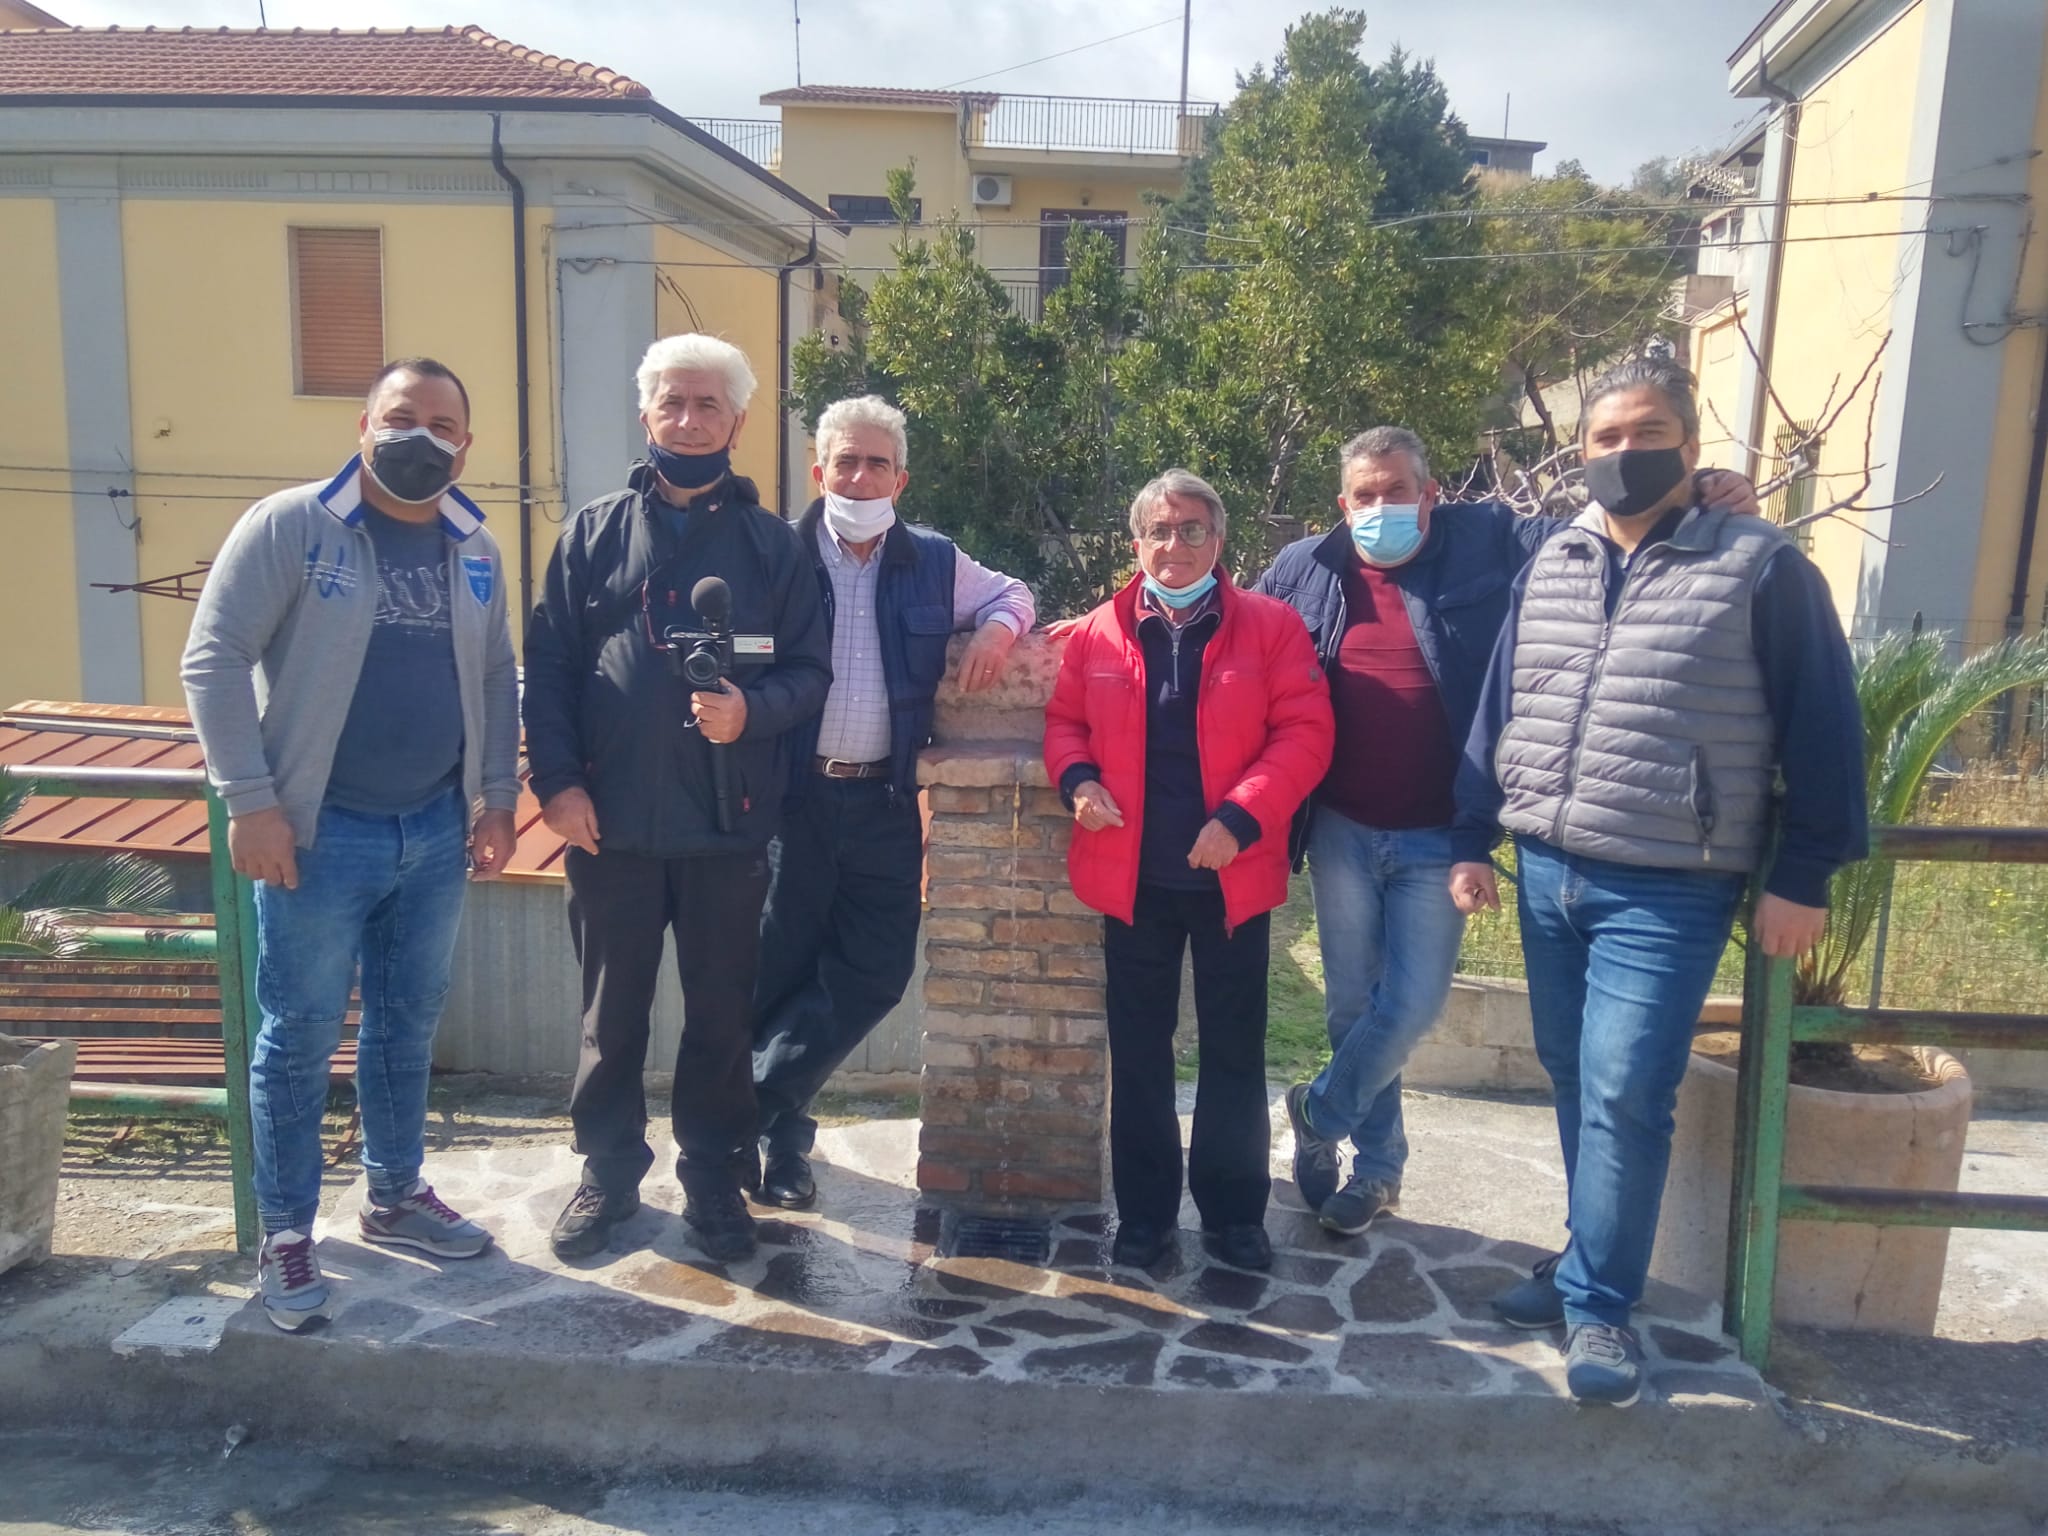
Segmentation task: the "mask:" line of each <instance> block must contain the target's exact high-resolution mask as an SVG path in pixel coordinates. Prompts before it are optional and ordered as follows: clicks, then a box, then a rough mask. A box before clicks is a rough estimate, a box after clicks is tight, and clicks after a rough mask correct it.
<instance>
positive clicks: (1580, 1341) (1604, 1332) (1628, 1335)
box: [1564, 1323, 1643, 1408]
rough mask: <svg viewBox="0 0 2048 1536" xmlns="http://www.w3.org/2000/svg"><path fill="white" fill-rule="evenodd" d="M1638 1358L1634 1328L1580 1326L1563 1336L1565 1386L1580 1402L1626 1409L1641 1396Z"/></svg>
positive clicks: (1583, 1324)
mask: <svg viewBox="0 0 2048 1536" xmlns="http://www.w3.org/2000/svg"><path fill="white" fill-rule="evenodd" d="M1641 1358H1642V1346H1641V1345H1639V1344H1638V1343H1637V1342H1636V1335H1635V1330H1634V1329H1633V1328H1616V1327H1614V1326H1612V1325H1611V1324H1608V1323H1579V1324H1577V1325H1576V1326H1574V1327H1573V1328H1572V1329H1571V1330H1570V1331H1569V1332H1568V1333H1567V1334H1566V1335H1565V1340H1564V1380H1565V1385H1566V1386H1567V1387H1569V1388H1570V1389H1571V1394H1572V1396H1573V1397H1574V1398H1576V1399H1577V1400H1578V1401H1579V1402H1582V1403H1605V1404H1607V1405H1608V1406H1609V1407H1612V1408H1626V1407H1628V1406H1629V1404H1631V1403H1633V1402H1634V1401H1635V1400H1636V1398H1637V1397H1638V1396H1640V1395H1641V1391H1642V1385H1641V1383H1642V1374H1643V1373H1642V1367H1641V1366H1640V1365H1638V1364H1637V1362H1638V1361H1639V1360H1640V1359H1641Z"/></svg>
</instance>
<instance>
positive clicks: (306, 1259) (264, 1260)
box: [256, 1232, 327, 1333]
mask: <svg viewBox="0 0 2048 1536" xmlns="http://www.w3.org/2000/svg"><path fill="white" fill-rule="evenodd" d="M256 1292H257V1294H258V1295H259V1296H261V1297H262V1299H263V1315H264V1316H265V1317H267V1318H269V1319H270V1320H271V1321H272V1322H273V1323H275V1324H277V1326H278V1327H280V1328H282V1329H283V1330H284V1331H285V1332H286V1333H297V1332H298V1331H299V1330H300V1329H301V1328H306V1327H310V1326H311V1325H312V1324H314V1323H324V1322H325V1321H326V1320H327V1278H326V1276H324V1275H322V1274H321V1273H320V1260H319V1257H318V1256H317V1255H316V1254H315V1253H314V1252H313V1239H312V1238H310V1237H308V1236H307V1235H306V1234H305V1233H303V1232H272V1233H271V1234H270V1235H269V1236H267V1237H265V1238H264V1239H263V1247H262V1248H261V1249H260V1250H259V1251H258V1252H257V1255H256Z"/></svg>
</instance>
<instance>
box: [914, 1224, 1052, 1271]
mask: <svg viewBox="0 0 2048 1536" xmlns="http://www.w3.org/2000/svg"><path fill="white" fill-rule="evenodd" d="M941 1251H943V1252H944V1253H945V1254H946V1255H947V1257H949V1258H955V1259H1008V1260H1009V1261H1010V1262H1011V1263H1013V1264H1034V1265H1042V1264H1044V1263H1045V1261H1046V1259H1047V1258H1049V1257H1050V1256H1051V1253H1052V1223H1051V1222H1049V1221H1033V1220H1032V1219H1031V1218H1029V1217H1026V1216H962V1217H961V1218H960V1219H959V1221H957V1222H956V1223H954V1226H953V1230H952V1232H951V1234H949V1236H948V1238H947V1241H946V1242H945V1243H944V1244H943V1245H942V1249H941Z"/></svg>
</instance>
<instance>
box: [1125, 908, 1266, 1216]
mask: <svg viewBox="0 0 2048 1536" xmlns="http://www.w3.org/2000/svg"><path fill="white" fill-rule="evenodd" d="M1132 916H1133V917H1134V919H1135V921H1133V922H1130V923H1124V922H1120V921H1118V920H1117V919H1116V918H1113V917H1105V918H1104V919H1103V920H1102V953H1103V960H1104V964H1105V968H1106V970H1107V973H1108V1007H1109V1085H1110V1086H1109V1092H1110V1098H1109V1155H1110V1171H1111V1175H1112V1178H1113V1181H1114V1183H1115V1185H1116V1208H1117V1215H1118V1217H1119V1218H1120V1219H1121V1220H1123V1221H1127V1222H1130V1223H1131V1224H1132V1225H1134V1226H1136V1225H1143V1226H1149V1227H1157V1228H1171V1227H1173V1226H1174V1225H1176V1224H1177V1223H1178V1221H1179V1218H1180V1180H1181V1159H1180V1118H1179V1116H1178V1115H1177V1114H1176V1113H1175V1110H1174V1081H1173V1031H1174V1026H1175V1025H1176V1024H1177V1023H1178V1022H1179V1020H1180V968H1181V955H1182V953H1183V951H1184V950H1185V949H1186V948H1188V947H1189V946H1192V948H1193V953H1194V972H1195V1028H1196V1040H1197V1043H1198V1044H1199V1046H1200V1050H1201V1066H1200V1072H1199V1075H1198V1077H1197V1078H1196V1084H1195V1127H1194V1136H1193V1139H1192V1141H1191V1143H1190V1145H1189V1149H1188V1188H1189V1190H1190V1191H1191V1192H1192V1193H1193V1194H1194V1197H1195V1207H1196V1209H1197V1210H1199V1211H1200V1212H1201V1213H1202V1225H1203V1226H1204V1227H1209V1228H1218V1227H1228V1226H1238V1225H1242V1224H1246V1223H1251V1224H1257V1223H1259V1222H1263V1221H1264V1220H1265V1215H1266V1197H1267V1195H1268V1193H1269V1192H1270V1191H1271V1187H1272V1178H1271V1176H1270V1175H1269V1174H1268V1173H1267V1154H1268V1147H1269V1143H1270V1140H1271V1127H1270V1125H1269V1123H1268V1121H1267V1117H1266V960H1267V951H1268V947H1269V941H1270V939H1271V933H1272V922H1271V919H1270V917H1269V916H1267V915H1265V914H1261V915H1260V916H1258V917H1255V918H1253V919H1252V920H1251V921H1250V922H1246V923H1240V924H1238V926H1237V928H1236V930H1235V931H1234V932H1232V933H1229V934H1225V932H1224V930H1223V894H1222V892H1220V891H1213V890H1211V891H1200V890H1177V889H1173V888H1170V887H1166V886H1152V885H1140V886H1139V887H1138V902H1137V909H1136V911H1135V912H1134V913H1133V914H1132Z"/></svg>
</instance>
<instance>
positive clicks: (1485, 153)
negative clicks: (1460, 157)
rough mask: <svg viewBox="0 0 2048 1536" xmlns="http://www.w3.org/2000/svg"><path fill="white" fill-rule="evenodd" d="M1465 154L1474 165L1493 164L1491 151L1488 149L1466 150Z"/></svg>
mask: <svg viewBox="0 0 2048 1536" xmlns="http://www.w3.org/2000/svg"><path fill="white" fill-rule="evenodd" d="M1465 153H1466V154H1468V155H1470V156H1471V157H1472V163H1473V164H1474V165H1491V164H1493V151H1492V150H1490V149H1468V150H1467V151H1465Z"/></svg>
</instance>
